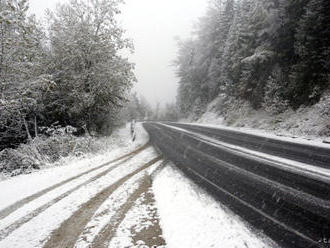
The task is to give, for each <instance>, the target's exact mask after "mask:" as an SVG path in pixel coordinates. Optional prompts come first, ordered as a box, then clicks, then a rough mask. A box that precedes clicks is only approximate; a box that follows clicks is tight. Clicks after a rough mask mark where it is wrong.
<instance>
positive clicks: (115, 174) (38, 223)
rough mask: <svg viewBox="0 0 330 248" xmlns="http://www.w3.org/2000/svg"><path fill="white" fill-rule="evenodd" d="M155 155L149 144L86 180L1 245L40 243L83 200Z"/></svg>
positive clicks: (32, 245) (32, 244)
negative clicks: (120, 165)
mask: <svg viewBox="0 0 330 248" xmlns="http://www.w3.org/2000/svg"><path fill="white" fill-rule="evenodd" d="M155 155H156V154H155V153H154V150H153V149H152V148H149V149H148V150H146V151H144V152H143V153H141V154H139V155H138V156H137V157H135V159H134V160H132V161H129V162H126V163H125V170H123V169H122V168H121V167H119V168H116V169H115V170H114V171H112V172H111V173H108V174H106V175H105V176H103V177H101V178H99V179H98V180H96V181H95V182H92V183H89V184H87V185H86V186H83V187H82V188H80V189H79V190H77V191H74V192H73V193H72V194H70V195H69V196H67V197H66V198H64V199H62V200H61V201H59V202H57V203H56V204H54V205H52V206H51V207H49V208H48V209H46V210H45V211H44V212H42V213H40V214H39V215H38V216H37V217H35V218H33V219H32V220H31V221H29V222H27V223H26V224H24V225H23V226H21V227H20V228H18V229H17V230H15V231H14V232H12V233H11V234H10V235H9V236H8V237H7V238H5V239H4V240H2V241H0V247H8V248H9V247H10V248H15V247H22V244H24V248H29V247H31V248H32V247H42V246H43V244H44V243H45V242H46V241H47V239H48V238H49V233H51V232H52V231H53V230H55V229H56V228H58V227H59V226H60V225H61V223H62V222H63V221H64V220H66V219H67V218H69V217H70V216H71V215H72V213H74V212H75V211H77V210H78V209H79V207H80V206H81V205H82V204H84V203H85V202H87V201H88V200H89V199H90V198H91V197H93V196H95V195H96V194H97V193H99V192H101V191H102V190H103V189H105V188H106V187H108V186H110V185H112V184H114V183H115V182H116V181H118V180H119V179H121V178H123V177H124V176H125V175H127V174H129V173H131V172H133V171H134V170H136V169H138V168H139V167H140V166H141V165H143V164H144V163H145V162H146V161H149V160H150V157H154V156H155ZM54 213H56V214H54ZM13 214H15V213H13ZM40 227H42V228H40Z"/></svg>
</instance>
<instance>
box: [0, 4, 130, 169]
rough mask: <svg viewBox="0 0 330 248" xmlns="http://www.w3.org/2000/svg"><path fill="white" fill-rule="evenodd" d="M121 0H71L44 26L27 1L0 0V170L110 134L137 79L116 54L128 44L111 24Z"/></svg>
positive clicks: (55, 154)
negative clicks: (79, 140) (29, 11)
mask: <svg viewBox="0 0 330 248" xmlns="http://www.w3.org/2000/svg"><path fill="white" fill-rule="evenodd" d="M120 3H121V1H120V0H118V1H117V0H113V1H107V0H101V1H96V0H90V1H81V0H72V1H70V2H69V3H67V4H61V5H58V7H57V10H56V11H54V12H51V11H48V13H47V22H48V25H47V27H43V26H42V25H41V24H40V23H39V22H38V20H36V18H35V16H31V15H29V14H28V9H29V2H28V0H16V1H11V0H3V1H0V161H1V162H0V172H1V171H4V170H7V169H8V167H9V168H15V169H17V168H16V167H17V166H18V167H24V168H25V167H32V168H38V167H39V163H38V162H36V161H39V162H40V161H42V160H43V159H44V157H47V160H50V161H54V160H57V159H58V158H60V157H61V156H66V155H68V154H70V153H72V152H73V153H74V152H75V151H76V150H77V149H76V147H75V146H73V147H71V144H72V143H75V144H76V143H77V142H73V141H74V140H75V139H76V137H78V136H81V135H86V137H85V138H86V139H90V138H91V137H95V136H97V137H100V136H109V135H110V134H111V133H112V131H113V129H114V127H115V126H116V125H117V123H118V116H119V113H120V111H121V109H122V107H123V105H124V104H126V102H127V95H128V93H129V91H130V89H131V87H132V83H133V81H134V80H135V77H134V74H133V67H134V66H133V64H131V63H129V62H128V60H127V59H126V58H124V57H122V56H121V55H120V53H119V52H120V51H122V50H126V51H127V50H128V51H132V50H133V46H132V44H131V42H130V41H129V40H127V39H126V38H124V37H123V32H124V30H123V29H122V28H121V27H120V26H119V25H118V24H117V22H116V17H117V15H118V14H119V13H120V11H119V5H120ZM83 143H84V142H82V144H83ZM82 146H83V145H82ZM17 148H18V149H17ZM85 149H89V148H88V146H86V147H85ZM83 150H84V149H83ZM41 157H43V159H41ZM13 164H15V165H17V166H13ZM10 170H11V169H10Z"/></svg>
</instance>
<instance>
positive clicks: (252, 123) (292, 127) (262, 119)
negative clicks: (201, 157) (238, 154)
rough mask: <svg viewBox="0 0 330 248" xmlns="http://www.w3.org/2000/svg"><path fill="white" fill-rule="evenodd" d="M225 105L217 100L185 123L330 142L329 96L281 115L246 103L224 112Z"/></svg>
mask: <svg viewBox="0 0 330 248" xmlns="http://www.w3.org/2000/svg"><path fill="white" fill-rule="evenodd" d="M221 102H222V100H221V98H216V99H215V100H214V101H213V102H211V103H210V104H209V105H208V106H207V109H206V111H205V113H204V114H203V115H202V116H200V117H199V118H198V119H197V120H196V117H193V116H190V117H189V118H187V119H186V120H183V122H191V121H192V120H194V122H195V123H200V124H206V125H211V124H212V125H217V126H230V127H234V128H239V129H241V130H243V131H248V132H249V131H250V132H253V133H259V134H263V135H264V134H272V135H275V136H284V137H290V138H292V139H300V140H302V141H303V140H305V141H306V140H313V141H315V143H322V142H327V143H330V125H329V123H330V114H329V106H330V105H329V103H330V95H329V94H325V95H324V96H323V97H322V98H321V100H320V102H319V103H317V104H315V105H313V106H307V107H304V106H302V107H300V108H299V109H297V110H292V109H288V110H286V111H285V112H283V113H280V114H271V113H269V112H267V111H265V110H260V109H259V110H255V109H253V108H252V107H251V106H250V105H249V104H248V103H242V102H240V103H237V104H233V105H232V106H230V107H229V109H228V110H227V111H225V113H224V110H223V109H222V107H221V106H222V105H221Z"/></svg>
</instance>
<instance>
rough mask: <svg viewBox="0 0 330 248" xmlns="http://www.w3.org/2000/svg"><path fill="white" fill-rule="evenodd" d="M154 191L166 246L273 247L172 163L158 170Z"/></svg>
mask: <svg viewBox="0 0 330 248" xmlns="http://www.w3.org/2000/svg"><path fill="white" fill-rule="evenodd" d="M153 190H154V194H155V198H156V203H157V207H158V211H159V214H160V217H161V218H160V223H161V227H162V229H163V235H164V238H165V240H166V242H167V247H171V248H172V247H173V248H175V247H185V248H199V247H205V248H206V247H223V248H235V247H250V248H261V247H264V248H270V247H272V244H271V241H270V240H267V239H266V238H265V237H262V236H261V235H257V234H255V233H253V232H252V231H251V230H250V229H249V228H248V227H247V225H245V224H244V222H243V221H242V220H241V219H240V218H239V217H237V216H236V215H234V214H233V213H232V212H231V211H229V210H228V209H227V208H226V207H224V206H222V205H221V204H219V202H217V201H215V200H214V199H213V198H212V197H210V196H209V195H208V194H207V193H205V191H203V190H202V189H200V188H199V187H198V186H196V185H195V184H194V183H193V182H191V180H189V179H187V178H186V177H185V176H184V175H183V174H182V173H181V172H180V171H179V170H178V169H176V168H175V166H174V165H169V166H166V167H165V168H164V169H163V170H161V171H160V172H159V173H158V175H157V176H156V177H155V179H154V182H153Z"/></svg>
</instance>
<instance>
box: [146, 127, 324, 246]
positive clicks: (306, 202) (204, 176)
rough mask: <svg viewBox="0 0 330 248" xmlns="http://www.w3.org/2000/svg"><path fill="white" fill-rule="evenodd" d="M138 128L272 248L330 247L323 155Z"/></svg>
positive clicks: (289, 146) (223, 135)
mask: <svg viewBox="0 0 330 248" xmlns="http://www.w3.org/2000/svg"><path fill="white" fill-rule="evenodd" d="M144 127H145V128H146V130H147V131H148V132H149V135H150V138H151V141H152V143H153V144H154V145H156V146H157V147H158V148H159V149H160V150H161V152H162V153H163V154H164V156H165V157H166V158H168V159H170V160H171V161H172V162H174V163H175V165H176V166H177V167H179V168H180V169H181V170H182V171H183V172H184V173H185V174H186V175H188V176H189V177H190V178H191V179H193V180H194V181H195V182H197V183H198V184H199V185H201V186H202V187H203V188H205V189H206V190H207V191H208V192H210V193H211V194H213V195H214V196H215V197H216V198H217V199H219V200H220V202H222V203H223V204H225V205H226V206H228V207H229V208H230V209H231V210H233V211H234V212H236V213H237V214H239V215H240V216H241V217H243V218H244V219H245V220H246V221H248V222H249V223H250V224H251V225H252V226H254V227H255V229H256V230H260V231H262V232H263V233H265V234H266V235H268V236H269V237H271V238H272V239H273V240H275V241H276V242H277V244H278V246H280V247H301V248H305V247H329V244H328V241H329V237H330V177H329V176H330V170H329V165H330V149H329V148H326V147H325V146H323V145H320V146H316V147H311V146H309V145H304V144H298V143H294V142H289V141H285V140H281V139H273V138H269V137H267V138H265V137H261V136H255V135H251V134H244V133H240V132H234V131H232V130H225V129H216V128H208V127H201V126H194V125H187V124H173V123H166V124H161V123H145V124H144ZM274 147H275V148H274Z"/></svg>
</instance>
